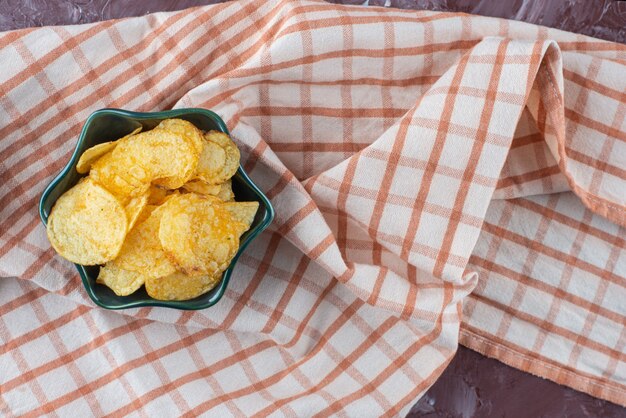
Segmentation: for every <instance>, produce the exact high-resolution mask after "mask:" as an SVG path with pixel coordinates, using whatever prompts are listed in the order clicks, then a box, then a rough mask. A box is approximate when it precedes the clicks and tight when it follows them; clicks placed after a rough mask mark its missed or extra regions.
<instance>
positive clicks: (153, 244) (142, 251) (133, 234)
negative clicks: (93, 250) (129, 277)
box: [115, 205, 176, 277]
mask: <svg viewBox="0 0 626 418" xmlns="http://www.w3.org/2000/svg"><path fill="white" fill-rule="evenodd" d="M145 214H146V215H147V216H146V219H145V220H144V221H142V222H138V223H137V225H135V227H134V228H133V229H132V230H130V232H129V233H128V235H127V236H126V240H125V241H124V245H123V246H122V249H121V250H120V253H119V255H118V256H117V258H116V259H115V264H116V265H118V266H119V267H120V268H123V269H125V270H130V271H136V272H141V273H142V274H143V275H145V276H148V277H161V276H167V275H168V274H172V273H174V272H175V271H176V268H175V267H174V265H173V264H172V263H171V262H170V261H169V260H168V259H167V257H166V256H165V253H164V252H163V248H162V247H161V242H160V241H159V225H160V223H161V216H162V214H163V207H162V206H159V207H157V206H151V205H149V206H146V208H145Z"/></svg>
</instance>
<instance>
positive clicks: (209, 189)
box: [183, 180, 221, 196]
mask: <svg viewBox="0 0 626 418" xmlns="http://www.w3.org/2000/svg"><path fill="white" fill-rule="evenodd" d="M183 189H185V190H187V191H189V192H194V193H198V194H203V195H210V196H216V195H217V194H218V193H219V192H220V190H221V187H220V185H218V184H207V183H205V182H204V181H202V180H191V181H188V182H187V183H185V184H183Z"/></svg>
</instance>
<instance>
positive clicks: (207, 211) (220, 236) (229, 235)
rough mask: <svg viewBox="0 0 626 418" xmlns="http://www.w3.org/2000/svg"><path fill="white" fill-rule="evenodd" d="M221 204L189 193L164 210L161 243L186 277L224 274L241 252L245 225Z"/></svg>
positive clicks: (176, 199) (171, 200)
mask: <svg viewBox="0 0 626 418" xmlns="http://www.w3.org/2000/svg"><path fill="white" fill-rule="evenodd" d="M217 202H219V200H217V199H209V198H207V197H205V196H200V195H198V194H195V193H187V194H181V195H179V196H175V197H173V198H171V199H170V200H169V201H168V202H167V204H165V205H164V206H163V208H164V209H163V216H162V218H161V226H160V229H159V239H160V240H161V245H162V246H163V250H164V251H165V253H166V254H167V256H168V257H169V258H170V260H172V261H173V262H174V264H175V265H176V266H177V267H178V269H179V270H181V271H182V272H183V273H185V274H188V275H193V276H196V275H203V274H210V275H212V274H216V273H217V272H220V271H223V270H224V269H226V268H227V267H228V264H229V263H230V260H231V259H232V258H233V256H234V255H235V253H236V251H237V249H238V248H239V234H240V231H241V229H242V224H241V223H240V222H237V221H236V220H234V219H233V217H232V215H231V214H230V213H229V212H228V211H227V210H225V209H223V208H221V207H220V206H221V205H220V204H219V203H217Z"/></svg>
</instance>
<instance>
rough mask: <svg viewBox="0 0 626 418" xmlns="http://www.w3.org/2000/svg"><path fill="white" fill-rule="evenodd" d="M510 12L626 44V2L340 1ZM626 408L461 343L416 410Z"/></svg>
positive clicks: (113, 1)
mask: <svg viewBox="0 0 626 418" xmlns="http://www.w3.org/2000/svg"><path fill="white" fill-rule="evenodd" d="M219 1H220V0H142V1H138V0H72V1H70V0H66V1H63V0H0V31H5V30H11V29H18V28H25V27H31V26H42V25H65V24H74V23H89V22H96V21H99V20H106V19H115V18H119V17H126V16H141V15H144V14H146V13H151V12H156V11H172V10H180V9H184V8H187V7H193V6H199V5H203V4H211V3H218V2H219ZM332 2H334V3H346V4H369V5H372V6H387V7H399V8H406V9H428V10H445V11H457V12H466V13H472V14H479V15H484V16H495V17H503V18H508V19H516V20H522V21H526V22H530V23H535V24H539V25H545V26H550V27H554V28H559V29H563V30H568V31H571V32H577V33H582V34H585V35H590V36H595V37H597V38H602V39H607V40H611V41H615V42H621V43H626V1H614V0H549V1H548V0H546V1H537V0H368V1H363V0H334V1H332ZM625 416H626V409H624V408H621V407H619V406H617V405H614V404H611V403H609V402H605V401H601V400H599V399H595V398H592V397H590V396H587V395H585V394H582V393H579V392H576V391H574V390H572V389H569V388H566V387H563V386H559V385H557V384H555V383H552V382H549V381H547V380H543V379H541V378H538V377H535V376H532V375H530V374H527V373H524V372H521V371H519V370H516V369H513V368H511V367H508V366H506V365H504V364H502V363H500V362H498V361H496V360H492V359H488V358H486V357H483V356H481V355H480V354H477V353H475V352H473V351H470V350H468V349H466V348H463V347H460V348H459V351H458V353H457V354H456V356H455V358H454V360H453V361H452V363H451V364H450V366H449V367H448V368H447V369H446V371H445V372H444V373H443V375H442V376H441V377H440V378H439V380H438V381H437V382H436V383H435V385H434V386H433V387H432V388H431V389H430V390H429V391H428V392H427V393H426V395H425V396H424V397H423V398H422V399H420V401H419V402H418V403H417V404H416V405H415V406H414V407H413V408H412V409H411V412H410V413H409V417H430V418H435V417H441V418H457V417H459V418H461V417H462V418H470V417H509V418H510V417H536V418H539V417H572V418H573V417H603V418H613V417H625Z"/></svg>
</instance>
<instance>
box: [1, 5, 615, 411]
mask: <svg viewBox="0 0 626 418" xmlns="http://www.w3.org/2000/svg"><path fill="white" fill-rule="evenodd" d="M0 62H2V63H4V65H2V66H0V197H1V201H2V205H1V207H0V231H1V236H0V276H2V280H0V344H1V349H0V411H2V413H3V414H6V415H8V416H11V415H15V416H18V415H19V416H35V415H39V414H43V413H51V412H56V413H57V414H58V415H61V416H65V415H70V414H77V415H81V416H82V415H88V414H93V415H96V416H103V415H125V414H129V413H131V412H135V413H136V415H139V416H151V415H156V414H159V415H167V416H174V415H185V416H196V415H199V414H201V413H207V415H211V416H223V415H236V416H266V415H271V414H274V415H288V416H312V415H316V414H317V415H322V416H324V415H331V414H337V415H343V416H380V415H404V414H406V412H407V411H408V409H409V408H410V406H411V405H412V403H413V402H415V401H416V399H418V398H419V396H420V395H421V394H423V393H424V392H425V391H426V389H428V387H429V386H430V385H432V383H433V382H434V381H435V380H436V379H437V377H438V376H439V375H440V374H441V372H442V371H443V370H444V369H445V367H446V365H447V364H448V362H449V361H450V360H451V358H452V356H453V355H454V352H455V350H456V348H457V345H458V343H459V340H460V342H461V343H462V344H464V345H466V346H468V347H470V348H473V349H475V350H478V351H480V352H482V353H484V354H486V355H488V356H492V357H496V358H498V359H500V360H501V361H503V362H505V363H508V364H510V365H513V366H514V367H518V368H520V369H522V370H525V371H528V372H531V373H533V374H536V375H539V376H542V377H545V378H548V379H551V380H554V381H556V382H558V383H561V384H565V385H568V386H571V387H573V388H575V389H578V390H581V391H584V392H587V393H589V394H591V395H594V396H597V397H601V398H604V399H608V400H610V401H612V402H616V403H620V404H622V405H626V355H625V354H624V352H625V345H626V326H625V324H626V304H625V303H624V300H626V289H625V287H626V252H625V247H626V245H625V241H626V234H625V230H624V226H626V212H625V209H624V208H625V204H626V171H625V170H626V121H625V117H626V71H625V67H624V66H625V65H626V47H625V46H623V45H619V44H613V43H609V42H604V41H599V40H596V39H592V38H589V37H584V36H578V35H573V34H570V33H565V32H561V31H557V30H551V29H547V28H544V27H538V26H533V25H528V24H524V23H520V22H513V21H507V20H500V19H492V18H484V17H477V16H469V15H464V14H453V13H437V12H425V11H400V10H393V9H383V8H373V7H367V8H365V7H345V6H337V5H331V4H327V3H323V2H314V1H261V0H258V1H239V2H230V3H224V4H219V5H215V6H208V7H201V8H195V9H188V10H184V11H181V12H176V13H158V14H154V15H149V16H145V17H140V18H133V19H124V20H118V21H107V22H101V23H97V24H92V25H82V26H66V27H49V28H39V29H27V30H20V31H15V32H7V33H2V34H0ZM104 107H118V108H124V109H130V110H137V111H153V110H163V109H169V108H172V107H174V108H180V107H203V108H208V109H212V110H214V111H215V112H217V113H218V114H219V115H220V116H221V117H222V118H223V119H224V120H225V121H226V123H227V125H228V126H229V128H230V129H231V132H232V134H233V138H234V140H235V141H236V142H237V144H238V145H239V147H240V149H241V151H242V163H243V165H244V167H245V169H246V170H247V171H248V173H250V175H251V177H252V178H253V179H254V181H255V182H256V183H257V184H259V185H260V187H261V188H262V189H263V190H264V191H265V192H266V193H267V195H268V196H269V197H270V198H271V200H272V202H273V205H274V207H275V209H276V220H275V222H274V223H273V225H272V227H271V228H270V230H269V231H267V232H265V233H264V234H262V235H261V236H260V237H259V238H258V239H257V240H256V241H255V242H254V244H253V245H251V246H250V247H249V248H248V249H247V250H246V252H245V253H244V255H243V256H242V257H241V259H240V262H239V264H238V266H237V268H236V270H235V272H234V275H233V278H232V280H231V283H230V285H229V288H228V290H227V292H226V294H225V296H224V298H223V299H222V300H221V301H220V302H219V303H218V304H217V305H215V306H213V307H211V308H209V309H206V310H203V311H196V312H183V311H175V310H167V309H159V308H154V309H150V308H142V309H134V310H127V311H122V312H112V311H106V310H102V309H100V308H97V307H95V305H94V304H93V303H92V302H91V301H90V300H89V299H88V297H87V296H86V294H85V292H84V290H83V288H82V285H81V283H80V280H79V278H78V276H77V274H76V272H75V270H74V268H73V266H72V265H71V264H70V263H69V262H66V261H65V260H63V259H62V258H60V257H59V256H57V255H55V253H54V251H53V250H52V249H51V247H50V245H49V243H48V241H47V239H46V236H45V230H44V228H43V227H42V225H41V224H40V221H39V219H38V215H37V203H38V198H39V197H40V195H41V192H42V190H43V188H44V187H45V186H46V185H47V184H48V182H49V181H50V179H51V177H52V176H53V175H55V174H56V173H57V172H58V171H59V170H60V169H61V168H62V167H63V166H64V165H65V164H66V162H67V161H68V159H69V156H70V155H71V153H72V151H73V148H74V145H75V143H76V138H77V136H78V134H79V132H80V129H81V126H82V124H83V123H84V122H85V119H86V118H87V116H88V115H89V114H90V113H91V112H93V111H94V110H96V109H99V108H104Z"/></svg>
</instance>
